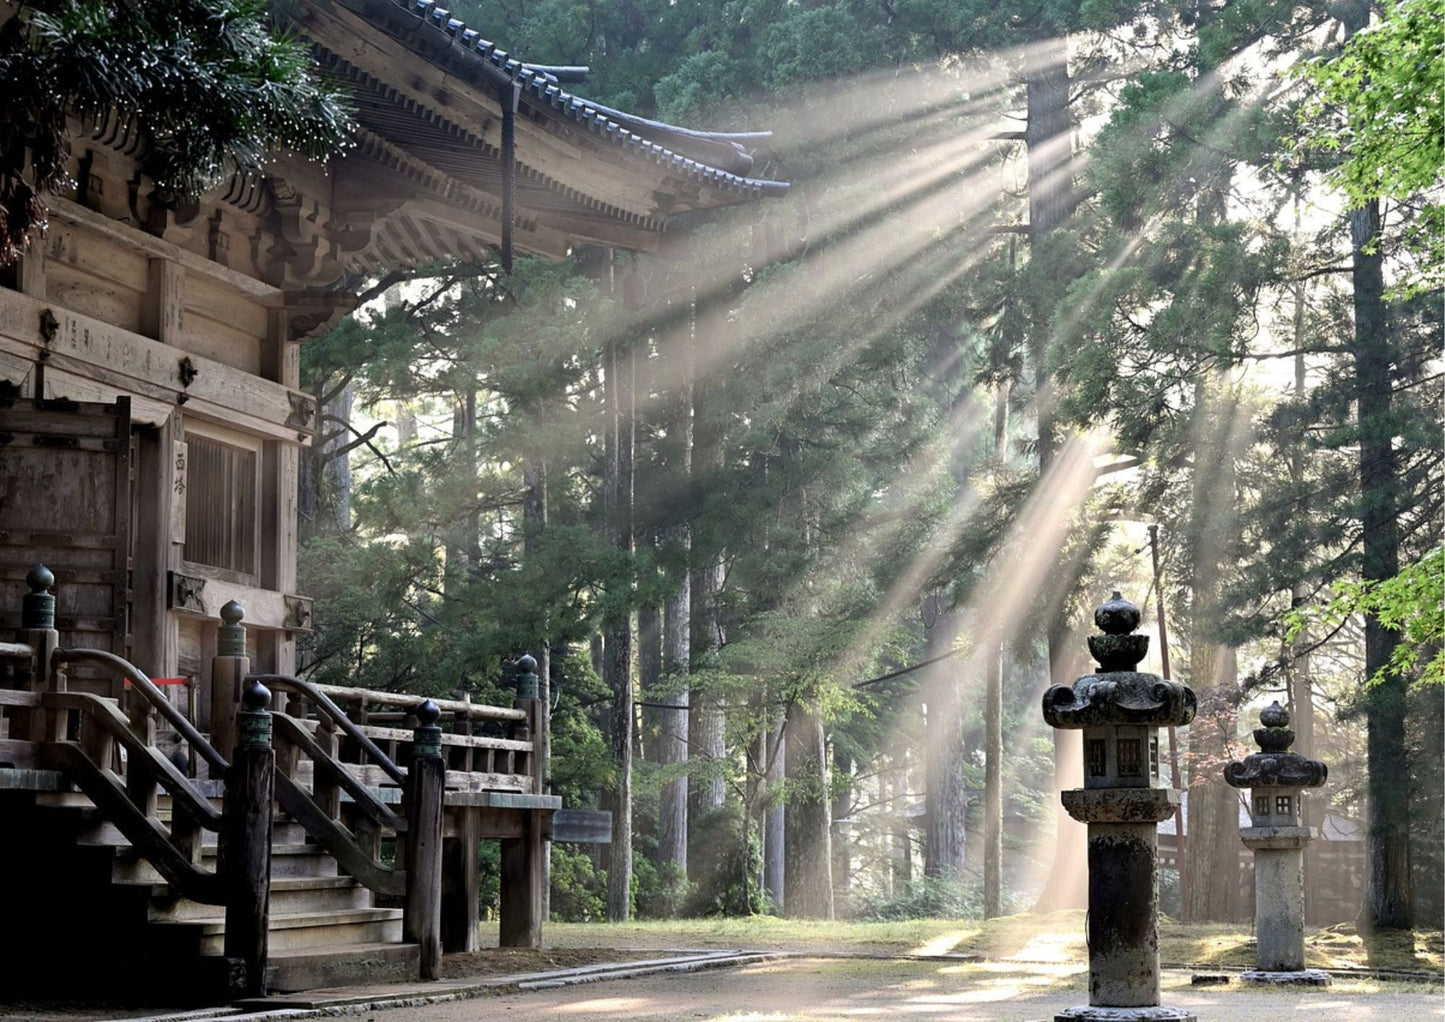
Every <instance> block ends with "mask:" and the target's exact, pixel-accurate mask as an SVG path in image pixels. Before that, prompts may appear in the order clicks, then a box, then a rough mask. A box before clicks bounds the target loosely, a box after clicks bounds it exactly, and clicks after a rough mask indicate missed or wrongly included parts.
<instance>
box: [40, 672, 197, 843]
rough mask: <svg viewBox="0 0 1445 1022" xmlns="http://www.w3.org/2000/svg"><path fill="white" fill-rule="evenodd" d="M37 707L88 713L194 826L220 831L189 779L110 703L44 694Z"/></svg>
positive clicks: (77, 694)
mask: <svg viewBox="0 0 1445 1022" xmlns="http://www.w3.org/2000/svg"><path fill="white" fill-rule="evenodd" d="M40 705H41V706H44V707H46V708H47V709H53V710H77V711H79V712H81V713H87V714H89V715H90V717H91V719H92V720H94V721H95V722H96V723H97V724H99V725H100V726H101V727H103V728H105V730H106V731H107V732H108V733H109V734H110V735H111V736H112V737H113V738H115V739H116V740H117V741H119V742H120V744H122V745H124V746H125V750H126V752H127V754H128V755H129V756H130V761H131V762H132V763H136V762H137V761H138V760H140V759H144V760H145V761H146V766H147V769H150V770H154V771H155V772H156V780H157V781H159V782H160V785H161V787H162V788H164V789H165V790H166V794H168V795H170V796H171V798H172V799H173V800H174V801H175V802H177V803H179V804H180V805H181V806H182V807H183V808H184V809H185V811H186V812H188V813H190V814H191V815H192V817H193V818H194V819H195V821H196V822H197V823H199V824H200V825H201V826H202V827H205V828H206V829H207V830H219V829H220V827H221V814H220V812H219V811H218V810H217V809H216V807H215V806H213V805H211V803H210V800H209V799H207V798H205V797H204V796H202V795H201V794H200V792H198V791H196V789H195V788H194V787H193V786H192V784H191V779H190V778H189V777H187V776H186V775H185V774H183V773H181V772H180V771H179V770H177V769H176V765H175V764H174V763H172V762H171V761H170V759H169V758H167V756H166V755H165V754H164V753H163V752H161V750H160V749H157V748H156V747H155V746H154V745H147V744H146V743H145V740H144V739H142V738H141V737H140V736H139V735H137V734H136V733H135V732H134V731H132V730H131V728H130V722H129V721H128V720H126V719H125V718H124V717H122V716H121V715H120V711H119V710H117V709H116V708H115V706H114V705H113V704H111V703H109V702H107V701H106V700H104V699H102V698H101V697H100V696H97V695H92V694H91V693H89V692H46V693H44V694H43V695H42V696H41V699H40Z"/></svg>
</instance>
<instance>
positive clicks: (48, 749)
mask: <svg viewBox="0 0 1445 1022" xmlns="http://www.w3.org/2000/svg"><path fill="white" fill-rule="evenodd" d="M40 761H41V762H42V763H44V764H46V765H47V766H48V767H51V768H53V769H58V770H62V771H64V773H65V775H66V776H67V777H69V778H70V779H71V780H73V781H74V782H75V783H76V784H77V785H78V786H79V787H80V790H81V791H82V792H84V793H85V795H86V797H88V798H89V799H90V800H91V801H92V802H94V803H95V804H96V806H97V807H99V808H100V810H101V812H102V813H104V814H105V818H106V819H107V820H109V821H110V822H112V823H114V824H115V825H116V827H117V828H118V829H119V830H120V832H121V833H122V834H124V835H125V838H126V840H127V841H129V842H130V843H131V846H132V847H134V848H135V849H136V850H137V851H138V852H140V853H141V855H143V856H144V857H145V859H146V861H147V862H149V863H150V864H151V865H153V866H154V867H155V868H156V871H157V872H159V873H160V875H161V876H163V877H165V879H166V882H167V883H169V884H171V885H173V886H174V887H175V889H176V892H177V893H178V894H180V895H181V896H183V897H186V898H190V899H191V900H193V901H199V902H202V903H204V904H207V905H224V904H225V903H226V892H225V890H224V885H223V884H222V882H221V878H220V877H219V876H217V875H216V874H215V873H212V872H210V871H208V870H203V869H201V868H200V867H199V866H197V865H196V864H195V863H193V862H191V860H190V859H189V858H188V857H187V856H186V854H185V853H184V852H182V851H181V850H180V849H179V848H177V847H176V846H175V845H174V844H173V843H172V842H171V839H170V835H168V834H167V833H166V832H165V831H164V830H163V829H161V826H160V824H159V823H158V822H157V821H156V820H155V819H153V818H152V817H149V816H147V815H146V814H145V813H143V812H142V811H141V810H140V809H139V808H138V807H137V806H136V804H135V803H134V802H132V801H131V800H130V797H129V796H128V795H127V794H126V791H125V784H124V783H123V782H122V781H121V780H120V778H119V777H117V776H116V774H115V773H114V772H113V771H111V770H109V769H107V768H105V767H102V766H99V765H98V764H96V763H95V762H94V761H93V760H92V759H91V758H90V757H89V756H87V755H86V754H85V750H83V749H82V748H80V746H78V745H76V744H75V743H73V742H46V743H45V744H44V745H43V746H42V747H41V749H40Z"/></svg>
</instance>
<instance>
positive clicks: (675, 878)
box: [632, 855, 691, 919]
mask: <svg viewBox="0 0 1445 1022" xmlns="http://www.w3.org/2000/svg"><path fill="white" fill-rule="evenodd" d="M690 891H691V885H690V884H689V883H688V879H687V872H686V871H685V870H683V869H680V868H679V867H678V865H677V864H676V863H674V862H668V863H664V864H663V865H662V866H660V867H659V866H655V865H653V863H652V860H651V859H649V858H647V857H646V856H642V855H635V856H633V859H632V906H633V911H634V913H635V914H636V916H637V918H638V919H675V918H676V917H677V916H678V915H679V914H680V913H681V911H682V908H683V906H684V905H685V904H686V903H687V899H688V896H689V894H690Z"/></svg>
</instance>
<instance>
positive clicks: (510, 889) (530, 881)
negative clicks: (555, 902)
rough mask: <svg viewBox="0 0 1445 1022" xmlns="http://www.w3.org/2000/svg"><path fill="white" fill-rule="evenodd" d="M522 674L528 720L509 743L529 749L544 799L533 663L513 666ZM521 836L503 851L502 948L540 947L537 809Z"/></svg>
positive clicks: (542, 875)
mask: <svg viewBox="0 0 1445 1022" xmlns="http://www.w3.org/2000/svg"><path fill="white" fill-rule="evenodd" d="M517 666H518V667H520V668H521V674H520V675H519V677H518V679H517V699H516V702H515V704H514V705H515V706H516V708H517V709H519V710H525V711H526V713H527V719H526V721H525V722H523V723H521V724H519V725H518V726H517V728H516V729H515V730H514V731H513V737H514V738H517V739H519V740H523V741H530V742H532V743H533V748H532V752H531V754H529V755H528V757H527V772H528V774H530V775H531V778H532V794H534V795H540V794H542V786H543V781H544V779H543V777H542V769H541V758H540V757H539V756H538V755H537V751H536V750H537V747H538V745H539V744H540V737H541V720H542V717H541V709H542V708H541V703H540V701H539V700H538V698H537V688H538V686H537V661H536V660H534V659H533V658H532V657H530V656H523V657H522V658H521V659H520V660H518V661H517ZM520 812H521V816H522V835H521V836H520V837H516V838H504V839H503V840H502V842H501V845H502V878H501V879H502V883H501V887H502V890H501V895H502V898H501V900H502V905H501V931H500V934H499V939H498V943H499V944H500V945H501V946H502V947H541V946H542V906H543V904H544V902H543V896H544V894H545V893H546V892H545V891H544V890H543V887H542V884H543V883H544V881H545V879H546V860H545V853H546V842H545V839H544V836H543V815H542V812H541V811H540V810H537V809H524V810H520Z"/></svg>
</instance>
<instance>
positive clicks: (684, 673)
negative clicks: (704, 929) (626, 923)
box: [657, 331, 694, 875]
mask: <svg viewBox="0 0 1445 1022" xmlns="http://www.w3.org/2000/svg"><path fill="white" fill-rule="evenodd" d="M667 354H669V355H671V361H672V362H673V365H674V373H673V374H672V375H673V376H674V377H675V379H672V380H670V381H669V384H670V387H671V389H672V400H671V401H670V402H669V405H670V408H669V413H670V414H669V416H668V421H667V442H666V445H665V448H664V450H665V452H666V456H665V459H664V460H665V462H666V464H665V470H666V476H665V478H666V480H667V481H668V483H669V484H670V485H671V486H672V487H674V488H675V491H676V492H678V493H685V492H687V490H688V488H689V487H690V486H691V485H692V446H693V418H692V414H693V409H692V393H693V372H694V350H693V337H692V335H691V331H689V332H688V333H687V334H686V335H685V336H682V337H679V338H678V339H677V340H676V341H675V342H674V344H673V345H672V350H671V351H670V352H668V353H667ZM664 539H665V540H666V542H667V543H668V544H669V545H670V546H673V547H675V548H676V549H677V551H678V552H679V553H680V554H681V555H682V556H681V560H680V564H681V570H680V571H679V572H678V573H677V574H678V577H677V582H676V585H675V587H674V589H673V591H672V594H671V595H670V596H669V597H668V598H667V601H666V602H665V603H664V604H663V608H662V617H663V622H662V643H663V645H662V670H663V673H664V674H665V676H666V681H667V683H666V686H665V688H666V691H667V694H666V695H665V696H663V698H662V700H661V701H662V702H664V703H666V704H668V706H669V707H675V709H665V710H662V711H660V717H661V721H660V722H661V725H662V726H661V734H660V736H659V737H660V741H659V746H658V762H660V763H662V764H663V765H664V766H665V767H671V768H674V769H676V770H677V776H675V777H671V778H669V779H668V780H665V781H664V782H663V785H662V792H661V795H660V800H659V805H658V824H657V829H658V836H657V857H658V861H659V862H660V863H662V864H664V865H666V864H671V865H672V866H673V867H674V868H675V869H677V870H680V871H681V873H682V874H683V875H686V873H687V819H688V816H687V808H688V806H687V802H688V776H687V773H686V772H685V771H683V770H682V769H681V768H682V767H684V766H685V765H686V764H687V762H688V728H689V724H690V717H691V714H690V712H689V710H688V703H689V702H690V700H691V698H692V692H691V689H690V687H689V685H688V675H689V673H690V672H691V669H692V575H691V572H690V570H689V564H688V562H689V560H690V555H691V550H692V531H691V528H690V527H689V525H688V524H687V522H685V521H684V522H680V523H678V524H675V525H673V526H671V527H670V528H669V529H668V530H667V533H666V535H665V537H664Z"/></svg>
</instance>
